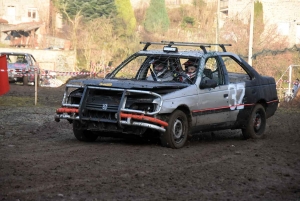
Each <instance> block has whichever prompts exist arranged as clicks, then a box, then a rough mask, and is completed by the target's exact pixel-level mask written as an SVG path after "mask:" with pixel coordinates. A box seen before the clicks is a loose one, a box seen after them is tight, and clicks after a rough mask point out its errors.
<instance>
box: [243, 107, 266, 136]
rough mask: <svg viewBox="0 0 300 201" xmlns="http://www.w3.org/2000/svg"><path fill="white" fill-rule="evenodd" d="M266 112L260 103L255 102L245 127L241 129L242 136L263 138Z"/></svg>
mask: <svg viewBox="0 0 300 201" xmlns="http://www.w3.org/2000/svg"><path fill="white" fill-rule="evenodd" d="M266 122H267V120H266V112H265V108H264V107H263V106H262V105H261V104H257V105H256V106H255V107H254V108H253V110H252V112H251V115H250V117H249V119H248V122H247V125H246V128H244V129H242V133H243V137H244V138H245V139H249V138H253V139H258V138H263V137H264V135H265V129H266Z"/></svg>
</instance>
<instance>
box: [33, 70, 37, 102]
mask: <svg viewBox="0 0 300 201" xmlns="http://www.w3.org/2000/svg"><path fill="white" fill-rule="evenodd" d="M37 85H38V80H37V69H34V105H36V104H37Z"/></svg>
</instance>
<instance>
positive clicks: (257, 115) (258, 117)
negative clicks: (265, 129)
mask: <svg viewBox="0 0 300 201" xmlns="http://www.w3.org/2000/svg"><path fill="white" fill-rule="evenodd" d="M261 124H262V117H261V114H260V112H256V113H255V116H254V118H253V127H254V130H255V132H258V131H259V130H260V128H261Z"/></svg>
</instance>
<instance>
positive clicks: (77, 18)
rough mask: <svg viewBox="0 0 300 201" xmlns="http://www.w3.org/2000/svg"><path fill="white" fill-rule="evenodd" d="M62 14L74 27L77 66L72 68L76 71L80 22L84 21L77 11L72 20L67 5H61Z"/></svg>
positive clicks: (73, 36) (74, 49)
mask: <svg viewBox="0 0 300 201" xmlns="http://www.w3.org/2000/svg"><path fill="white" fill-rule="evenodd" d="M61 8H62V12H63V14H64V15H65V16H66V18H67V20H68V22H69V23H71V25H72V31H71V34H70V35H71V43H72V47H73V51H74V56H75V61H76V65H75V66H73V67H72V70H73V71H75V70H77V69H75V68H77V47H78V31H79V29H80V22H81V19H82V15H81V10H79V11H77V12H76V14H75V15H74V17H73V18H72V17H71V16H70V15H69V14H68V12H67V4H62V5H61Z"/></svg>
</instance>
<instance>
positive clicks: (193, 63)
mask: <svg viewBox="0 0 300 201" xmlns="http://www.w3.org/2000/svg"><path fill="white" fill-rule="evenodd" d="M183 65H184V66H185V71H186V72H187V70H188V67H189V66H194V67H196V68H197V67H198V62H197V60H196V59H188V60H187V61H186V62H184V63H183Z"/></svg>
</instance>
